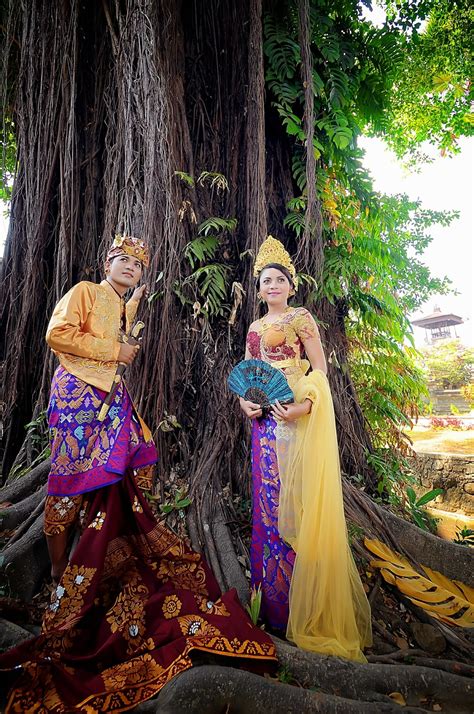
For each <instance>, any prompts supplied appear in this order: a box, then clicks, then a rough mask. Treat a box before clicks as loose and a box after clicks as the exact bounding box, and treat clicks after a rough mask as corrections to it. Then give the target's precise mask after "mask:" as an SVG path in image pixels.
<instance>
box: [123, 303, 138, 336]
mask: <svg viewBox="0 0 474 714" xmlns="http://www.w3.org/2000/svg"><path fill="white" fill-rule="evenodd" d="M139 304H140V303H139V301H138V300H133V299H130V300H129V301H128V302H127V304H126V305H125V313H126V316H127V332H128V331H129V330H130V328H131V326H132V322H133V321H134V319H135V315H136V314H137V310H138V305H139Z"/></svg>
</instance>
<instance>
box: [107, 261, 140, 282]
mask: <svg viewBox="0 0 474 714" xmlns="http://www.w3.org/2000/svg"><path fill="white" fill-rule="evenodd" d="M105 270H106V273H107V278H108V280H109V281H110V282H111V283H112V284H114V283H115V284H116V285H119V286H120V287H121V288H127V289H128V288H134V287H135V285H137V283H138V282H139V280H140V278H141V277H142V271H143V268H142V264H141V262H140V261H139V260H138V259H137V258H134V257H133V256H131V255H125V254H124V255H117V256H115V258H112V259H111V260H107V261H106V263H105Z"/></svg>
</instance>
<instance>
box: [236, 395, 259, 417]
mask: <svg viewBox="0 0 474 714" xmlns="http://www.w3.org/2000/svg"><path fill="white" fill-rule="evenodd" d="M239 402H240V408H241V409H242V411H243V413H244V414H245V416H248V418H249V419H257V418H258V417H261V416H262V408H261V406H260V404H255V402H248V401H247V400H246V399H244V398H243V397H239Z"/></svg>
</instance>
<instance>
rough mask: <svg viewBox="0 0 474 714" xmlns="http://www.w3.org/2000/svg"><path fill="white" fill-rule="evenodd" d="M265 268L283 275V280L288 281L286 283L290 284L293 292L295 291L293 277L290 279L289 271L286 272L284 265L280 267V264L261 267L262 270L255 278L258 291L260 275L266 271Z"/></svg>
mask: <svg viewBox="0 0 474 714" xmlns="http://www.w3.org/2000/svg"><path fill="white" fill-rule="evenodd" d="M267 268H275V270H279V271H280V273H283V275H284V276H285V278H287V279H288V282H289V283H290V285H291V287H292V288H293V290H294V289H295V284H294V282H293V277H292V275H291V273H290V271H289V270H288V268H285V266H284V265H280V263H268V265H264V266H263V268H262V269H261V271H260V273H259V274H258V277H257V290H259V289H260V278H261V276H262V273H263V271H264V270H267Z"/></svg>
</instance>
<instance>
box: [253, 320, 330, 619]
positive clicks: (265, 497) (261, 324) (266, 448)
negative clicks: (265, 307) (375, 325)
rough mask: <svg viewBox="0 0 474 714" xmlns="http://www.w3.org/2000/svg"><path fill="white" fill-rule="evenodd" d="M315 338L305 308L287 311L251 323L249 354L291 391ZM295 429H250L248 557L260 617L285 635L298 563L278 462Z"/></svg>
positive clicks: (263, 424) (266, 425)
mask: <svg viewBox="0 0 474 714" xmlns="http://www.w3.org/2000/svg"><path fill="white" fill-rule="evenodd" d="M316 335H317V327H316V324H315V321H314V319H313V317H312V316H311V314H310V313H309V312H308V310H306V309H305V308H296V309H294V308H290V307H289V308H287V310H286V311H285V312H284V313H283V314H282V315H281V316H280V317H279V318H278V320H277V321H276V322H272V323H269V322H268V321H267V320H266V319H265V318H263V319H261V320H257V322H255V323H253V325H252V326H251V329H250V330H249V333H248V335H247V349H248V350H249V352H250V355H251V357H252V358H254V359H261V360H264V361H265V362H269V363H270V364H272V365H273V366H274V367H278V368H279V369H282V371H283V372H284V374H285V376H286V378H287V380H288V382H289V384H290V387H292V386H293V385H294V384H295V383H296V382H297V381H298V380H299V379H300V378H301V377H302V376H303V375H304V374H305V373H306V372H307V370H308V368H309V363H308V361H307V360H305V359H303V357H304V342H305V340H307V339H309V338H313V337H315V336H316ZM292 429H293V425H291V424H290V425H287V424H278V425H277V423H276V421H275V419H273V417H271V416H268V417H265V418H263V419H255V420H254V422H253V426H252V477H253V523H252V545H251V552H250V560H251V580H252V585H253V586H255V587H258V586H259V585H260V586H261V589H262V606H261V614H262V617H263V618H264V620H265V621H266V622H267V623H268V624H269V625H270V626H271V627H273V628H275V629H278V630H284V629H286V625H287V622H288V593H289V589H290V582H291V574H292V570H293V564H294V560H295V553H294V551H293V550H292V549H291V548H290V547H289V546H288V545H287V544H286V543H285V542H284V541H283V540H282V538H281V537H280V534H279V531H278V502H279V493H280V477H279V465H278V460H279V458H280V459H281V458H282V456H283V454H282V451H283V450H284V445H285V442H286V440H287V437H288V436H289V434H288V432H291V431H292Z"/></svg>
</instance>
